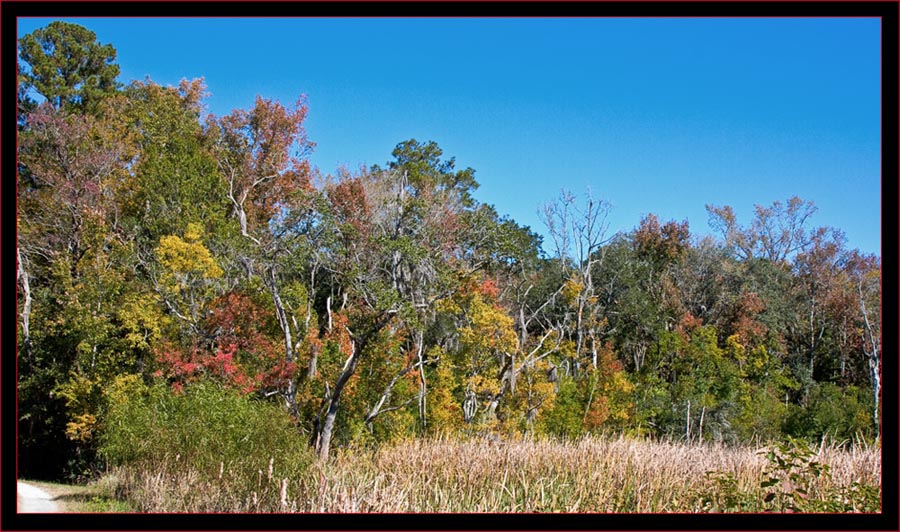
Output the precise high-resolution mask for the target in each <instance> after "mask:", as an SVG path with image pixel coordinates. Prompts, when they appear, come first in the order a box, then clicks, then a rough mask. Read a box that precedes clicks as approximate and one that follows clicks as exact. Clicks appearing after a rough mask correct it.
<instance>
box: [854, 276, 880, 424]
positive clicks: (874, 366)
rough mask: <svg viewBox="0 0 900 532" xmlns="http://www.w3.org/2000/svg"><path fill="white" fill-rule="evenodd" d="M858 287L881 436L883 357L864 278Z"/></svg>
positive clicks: (874, 401)
mask: <svg viewBox="0 0 900 532" xmlns="http://www.w3.org/2000/svg"><path fill="white" fill-rule="evenodd" d="M857 289H858V291H859V307H860V311H861V312H862V317H863V324H864V325H865V332H864V334H865V336H864V337H863V352H864V353H865V354H866V358H868V362H869V372H870V375H871V378H872V396H873V403H874V405H873V409H872V419H873V421H874V422H875V434H877V435H878V437H879V438H880V437H881V416H880V415H879V411H878V408H879V398H880V396H881V358H880V356H879V353H878V343H877V340H876V338H875V337H876V334H875V331H874V330H873V329H872V324H871V322H870V321H869V312H868V311H867V310H866V301H865V298H864V297H863V292H862V280H860V281H859V283H858V284H857ZM867 343H868V344H869V346H870V349H866V347H865V346H866V344H867Z"/></svg>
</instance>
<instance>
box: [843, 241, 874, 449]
mask: <svg viewBox="0 0 900 532" xmlns="http://www.w3.org/2000/svg"><path fill="white" fill-rule="evenodd" d="M848 264H849V272H850V278H851V280H852V282H853V285H854V286H855V288H856V291H857V294H858V298H859V299H858V304H859V315H858V316H859V321H860V327H859V329H858V330H859V336H860V339H861V343H862V350H863V354H864V356H865V358H866V362H867V363H868V366H869V378H870V382H871V384H872V398H873V406H872V419H873V421H874V423H875V431H876V434H878V435H879V436H880V435H881V422H880V412H881V409H880V408H881V407H880V399H881V356H882V354H881V259H880V258H879V257H877V256H874V255H864V254H860V253H853V254H852V255H851V257H850V260H849V261H848Z"/></svg>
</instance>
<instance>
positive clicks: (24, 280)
mask: <svg viewBox="0 0 900 532" xmlns="http://www.w3.org/2000/svg"><path fill="white" fill-rule="evenodd" d="M16 259H17V260H18V272H17V273H18V280H19V284H20V286H21V287H22V297H23V299H24V302H23V304H22V346H23V349H24V354H25V356H26V357H27V356H28V353H29V352H30V351H31V326H30V322H31V283H30V282H29V277H28V272H26V271H25V264H24V263H23V262H22V251H21V250H20V249H18V248H16Z"/></svg>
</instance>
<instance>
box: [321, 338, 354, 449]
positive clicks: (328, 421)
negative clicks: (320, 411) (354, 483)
mask: <svg viewBox="0 0 900 532" xmlns="http://www.w3.org/2000/svg"><path fill="white" fill-rule="evenodd" d="M358 363H359V351H358V350H357V349H356V347H355V346H354V348H353V354H352V355H350V358H349V359H347V363H346V364H345V365H344V371H343V372H341V376H340V377H339V378H338V381H337V384H335V386H334V391H333V392H331V399H330V400H329V404H328V411H327V413H326V414H325V421H324V422H323V423H322V430H321V431H320V432H319V438H318V443H319V449H318V453H319V460H321V461H323V462H324V461H325V460H328V453H329V451H330V450H331V436H332V432H333V431H334V419H335V417H337V412H338V407H339V406H340V403H341V393H342V392H343V391H344V386H346V384H347V381H349V380H350V377H351V376H353V372H354V371H356V365H357V364H358Z"/></svg>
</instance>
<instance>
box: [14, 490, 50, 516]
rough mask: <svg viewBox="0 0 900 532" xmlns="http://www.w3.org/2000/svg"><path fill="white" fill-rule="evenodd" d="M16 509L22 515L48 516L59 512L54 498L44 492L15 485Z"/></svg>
mask: <svg viewBox="0 0 900 532" xmlns="http://www.w3.org/2000/svg"><path fill="white" fill-rule="evenodd" d="M16 495H17V496H16V509H17V511H18V512H20V513H24V514H48V513H58V512H60V508H59V505H58V504H56V502H55V501H54V499H55V497H54V496H53V495H50V494H49V493H47V492H46V491H44V490H42V489H41V488H38V487H36V486H32V485H30V484H26V483H24V482H18V483H16Z"/></svg>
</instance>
